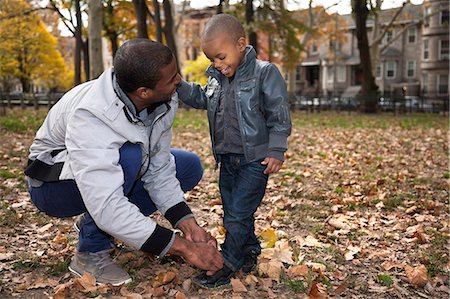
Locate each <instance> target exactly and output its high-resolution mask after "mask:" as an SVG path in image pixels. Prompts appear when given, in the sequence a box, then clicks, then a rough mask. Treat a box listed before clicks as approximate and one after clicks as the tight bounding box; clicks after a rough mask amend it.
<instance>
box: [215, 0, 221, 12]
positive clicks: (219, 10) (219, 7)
mask: <svg viewBox="0 0 450 299" xmlns="http://www.w3.org/2000/svg"><path fill="white" fill-rule="evenodd" d="M221 13H223V0H220V1H219V5H217V10H216V14H218V15H219V14H221Z"/></svg>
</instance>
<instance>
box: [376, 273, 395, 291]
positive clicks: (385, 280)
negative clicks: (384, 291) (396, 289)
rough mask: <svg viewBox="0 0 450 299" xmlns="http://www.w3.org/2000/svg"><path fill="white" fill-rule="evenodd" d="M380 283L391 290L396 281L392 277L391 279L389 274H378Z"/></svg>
mask: <svg viewBox="0 0 450 299" xmlns="http://www.w3.org/2000/svg"><path fill="white" fill-rule="evenodd" d="M377 280H378V283H379V284H381V285H383V286H385V287H388V288H390V287H391V286H392V284H393V283H394V281H393V280H392V277H390V276H389V275H387V274H378V277H377Z"/></svg>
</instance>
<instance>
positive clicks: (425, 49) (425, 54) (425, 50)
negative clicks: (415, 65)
mask: <svg viewBox="0 0 450 299" xmlns="http://www.w3.org/2000/svg"><path fill="white" fill-rule="evenodd" d="M428 58H430V49H429V45H428V40H427V39H424V40H423V59H424V60H428Z"/></svg>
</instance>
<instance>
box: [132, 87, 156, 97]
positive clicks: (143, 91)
mask: <svg viewBox="0 0 450 299" xmlns="http://www.w3.org/2000/svg"><path fill="white" fill-rule="evenodd" d="M136 94H137V95H138V96H139V97H140V98H143V99H148V98H150V97H151V96H152V95H153V90H152V89H151V88H148V87H139V88H138V89H136Z"/></svg>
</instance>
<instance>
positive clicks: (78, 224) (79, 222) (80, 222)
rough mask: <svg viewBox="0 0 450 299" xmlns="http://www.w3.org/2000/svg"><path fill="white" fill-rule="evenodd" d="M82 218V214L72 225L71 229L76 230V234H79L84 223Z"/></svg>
mask: <svg viewBox="0 0 450 299" xmlns="http://www.w3.org/2000/svg"><path fill="white" fill-rule="evenodd" d="M84 217H85V216H84V213H83V214H80V215H78V216H77V217H76V218H75V222H74V224H73V229H74V230H76V231H77V233H80V230H81V227H82V226H83V223H84Z"/></svg>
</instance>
